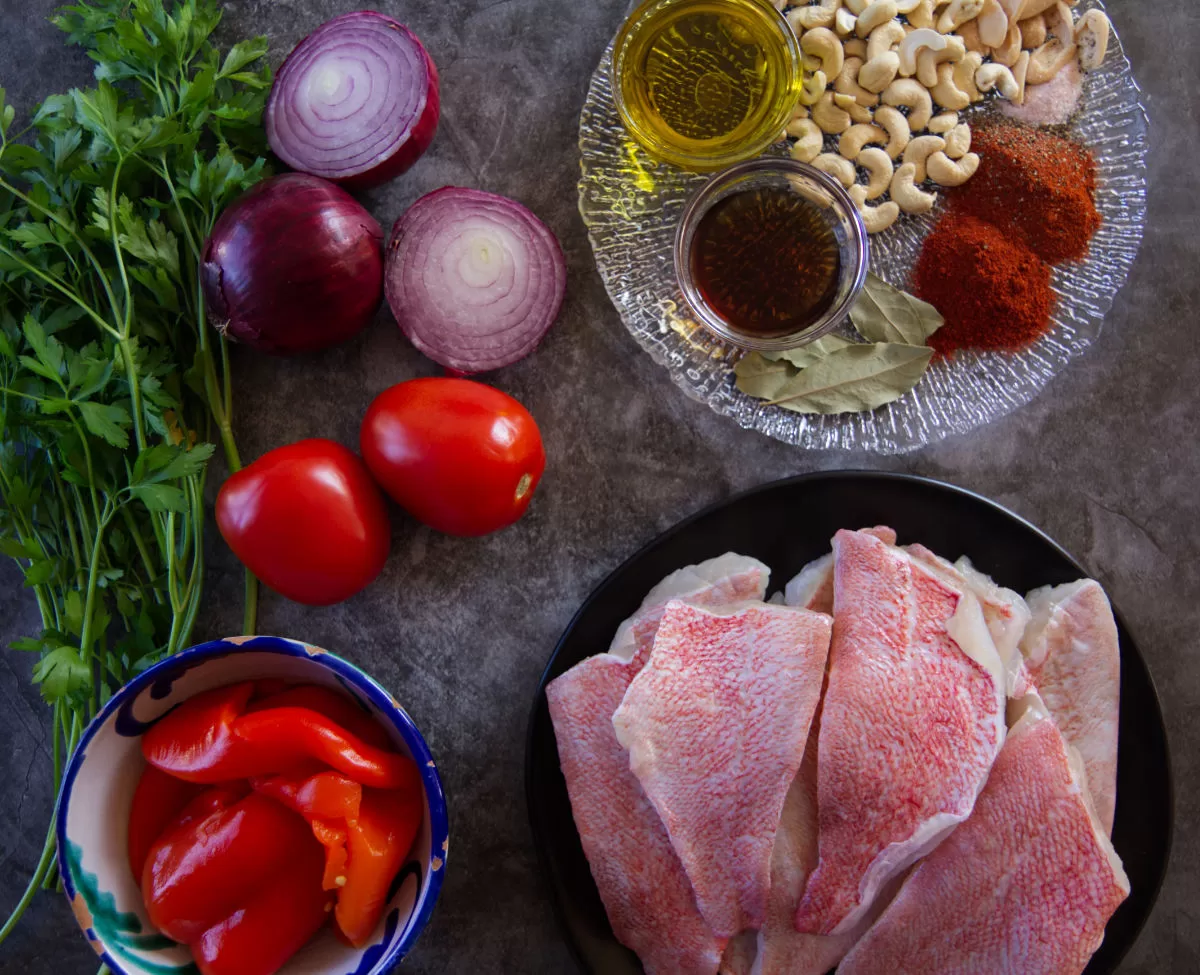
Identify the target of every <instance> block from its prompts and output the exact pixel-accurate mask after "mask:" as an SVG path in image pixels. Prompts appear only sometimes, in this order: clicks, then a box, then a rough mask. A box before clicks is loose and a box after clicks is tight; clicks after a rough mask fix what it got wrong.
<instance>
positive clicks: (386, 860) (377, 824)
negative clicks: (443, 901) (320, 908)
mask: <svg viewBox="0 0 1200 975" xmlns="http://www.w3.org/2000/svg"><path fill="white" fill-rule="evenodd" d="M423 806H424V803H423V800H422V798H421V792H420V791H419V790H402V791H396V790H388V791H381V790H378V789H364V790H363V797H362V806H361V808H360V810H359V815H358V819H357V820H355V821H354V822H352V823H348V824H347V829H346V842H347V847H348V851H349V854H350V859H349V862H348V863H347V864H346V883H345V884H344V885H343V886H342V889H341V890H340V891H339V892H338V899H337V906H336V907H335V908H334V909H333V913H334V918H335V919H336V921H337V925H338V928H339V930H340V931H341V932H342V934H344V935H345V936H346V939H347V940H348V941H349V942H350V943H351V944H352V945H354V946H355V947H356V948H361V947H362V946H363V945H365V944H366V943H367V942H368V941H369V940H370V939H371V935H372V934H374V932H375V926H376V925H377V924H378V923H379V919H380V918H381V917H382V916H383V912H384V909H385V908H386V907H387V892H388V887H390V886H391V883H392V881H393V880H394V879H395V877H396V874H397V873H399V872H400V868H401V867H402V866H403V865H404V861H405V860H406V859H407V857H408V851H409V849H410V848H411V847H412V844H413V840H414V839H416V836H417V831H418V830H419V829H420V828H421V820H422V818H423V816H424V811H423Z"/></svg>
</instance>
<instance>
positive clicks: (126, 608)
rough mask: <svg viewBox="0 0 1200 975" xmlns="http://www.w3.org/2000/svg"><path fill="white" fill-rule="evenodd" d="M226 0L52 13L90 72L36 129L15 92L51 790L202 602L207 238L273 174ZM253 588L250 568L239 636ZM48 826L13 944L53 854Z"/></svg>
mask: <svg viewBox="0 0 1200 975" xmlns="http://www.w3.org/2000/svg"><path fill="white" fill-rule="evenodd" d="M220 16H221V15H220V10H219V8H218V6H217V4H216V3H215V0H177V2H170V0H168V2H165V3H164V2H163V0H92V2H83V3H79V4H76V5H74V6H70V7H66V8H64V9H63V10H61V11H60V12H59V13H58V14H57V15H56V16H55V17H54V23H55V24H56V25H57V26H58V27H59V28H60V29H62V30H63V31H64V32H65V33H66V35H67V40H68V42H69V43H71V44H77V45H80V46H81V47H83V48H84V49H85V51H86V52H87V54H88V56H89V57H91V58H92V59H93V60H94V61H95V62H96V69H95V75H96V79H97V87H96V88H94V89H91V90H87V91H81V90H72V91H70V92H67V93H66V94H57V95H51V96H49V97H48V98H46V99H45V100H44V101H43V102H42V104H41V106H40V107H39V108H38V109H37V111H36V113H35V114H34V116H33V119H32V121H31V123H30V126H29V128H27V129H25V130H23V131H17V130H16V129H15V115H16V113H15V111H14V109H13V107H12V106H8V105H5V103H4V91H3V89H0V552H3V554H6V555H8V556H11V557H12V558H14V559H17V560H18V562H19V564H20V565H21V567H22V570H23V572H24V577H25V585H26V586H27V587H29V588H30V589H32V590H33V593H34V596H35V597H36V599H37V603H38V608H39V610H40V613H41V618H42V631H41V633H40V634H39V635H37V636H32V637H29V638H27V639H23V640H18V641H17V642H16V643H15V644H14V645H13V646H14V647H15V648H16V649H18V650H26V651H29V652H31V653H35V654H37V655H38V661H37V664H36V666H35V668H34V673H33V677H34V680H35V681H36V682H37V683H38V684H39V685H40V688H41V692H42V695H43V697H44V698H45V700H46V701H47V702H48V703H49V704H50V705H51V706H52V708H53V712H54V713H53V726H52V729H53V731H52V740H53V749H52V751H53V762H54V781H55V786H56V788H57V785H58V781H59V776H60V773H61V770H62V767H63V764H64V762H65V760H66V758H67V756H69V754H70V752H71V751H72V749H73V748H74V747H75V745H76V743H77V742H78V740H79V736H80V734H81V732H82V729H83V727H84V726H85V725H86V723H87V721H88V719H90V718H91V717H92V716H94V715H95V713H96V711H97V710H98V709H99V708H100V707H102V706H103V704H104V702H105V701H106V700H107V699H108V697H109V696H110V695H111V693H112V691H113V690H114V689H115V688H117V687H119V686H120V685H121V684H122V683H124V682H125V681H126V680H128V679H129V678H130V677H131V676H132V675H134V674H136V673H138V672H139V671H141V670H143V669H145V668H146V667H147V666H148V665H149V664H150V663H152V662H153V661H154V660H156V659H158V658H159V657H160V656H162V655H164V654H168V653H172V652H174V651H176V650H179V649H181V648H182V647H184V646H186V645H187V643H188V640H189V637H190V635H191V632H192V628H193V625H194V623H195V620H196V614H197V611H198V609H199V606H200V599H201V591H202V582H203V569H204V556H203V529H204V501H203V488H204V478H205V469H206V465H207V461H208V459H209V457H210V456H211V455H212V453H213V449H214V448H213V445H212V443H209V442H207V441H209V440H211V439H217V438H219V440H220V442H221V444H222V446H223V448H224V453H225V457H226V461H227V463H228V466H229V467H230V469H231V470H237V469H239V468H240V467H241V461H240V458H239V456H238V451H237V446H236V444H235V442H234V438H233V430H232V419H233V400H232V388H231V384H230V369H229V356H228V351H227V348H226V345H225V342H224V340H223V338H222V337H221V336H220V335H219V334H217V333H216V332H215V331H213V330H212V329H210V328H209V327H208V326H207V325H206V324H205V309H204V295H203V291H202V288H201V283H200V276H199V273H198V268H199V263H200V252H201V248H202V246H203V244H204V241H205V239H206V238H207V237H208V236H209V233H210V232H211V230H212V227H213V224H214V222H215V221H216V219H217V216H218V214H219V213H220V211H221V209H222V208H223V207H224V206H225V205H226V204H227V203H228V202H230V201H231V200H232V199H234V198H235V197H236V196H238V195H239V194H240V193H242V192H243V191H244V190H245V189H247V188H248V187H250V186H251V185H253V184H254V183H255V182H257V181H258V180H259V179H261V178H262V177H263V176H264V175H265V166H266V163H265V151H266V150H265V145H264V144H263V137H262V129H261V124H260V123H261V116H262V111H263V107H264V104H265V98H266V92H267V90H268V89H269V87H270V70H269V68H267V67H266V66H264V65H263V64H262V59H263V56H264V55H265V53H266V50H267V45H266V41H265V39H263V38H257V39H253V40H247V41H242V42H241V43H238V44H235V45H234V46H233V47H232V48H230V49H229V50H228V51H227V52H225V53H222V52H221V51H220V50H218V48H217V47H216V46H215V45H214V44H213V42H212V39H211V37H212V33H213V31H214V30H215V29H216V27H217V25H218V23H219V22H220ZM256 601H257V600H256V584H255V581H254V579H253V577H252V576H247V587H246V607H245V609H246V612H245V620H244V625H245V632H247V633H252V632H254V621H255V610H256ZM53 854H54V831H53V824H51V829H50V830H49V831H48V832H47V836H46V841H45V845H44V848H43V853H42V857H41V860H40V862H39V864H38V867H37V870H36V871H35V874H34V876H33V878H32V879H31V881H30V884H29V888H28V889H27V891H26V892H25V895H24V896H23V897H22V899H21V901H20V902H19V903H18V905H17V907H16V910H15V911H14V912H13V914H12V916H11V917H10V918H9V919H8V921H7V922H6V923H5V924H4V926H3V927H2V928H0V941H3V939H4V938H5V937H6V936H7V934H8V933H9V932H10V931H11V930H12V928H13V926H14V925H15V923H16V921H17V919H18V918H19V917H20V915H21V913H22V912H23V911H24V910H25V908H26V907H27V906H28V903H29V901H30V900H31V899H32V897H33V895H34V893H35V891H36V890H37V889H38V887H39V886H41V885H49V884H50V883H51V882H52V881H53V878H54V872H53Z"/></svg>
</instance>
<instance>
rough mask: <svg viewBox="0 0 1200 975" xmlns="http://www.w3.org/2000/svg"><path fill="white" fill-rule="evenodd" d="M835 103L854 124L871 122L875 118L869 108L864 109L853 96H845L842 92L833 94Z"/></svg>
mask: <svg viewBox="0 0 1200 975" xmlns="http://www.w3.org/2000/svg"><path fill="white" fill-rule="evenodd" d="M833 103H834V104H835V105H836V106H837V107H838V108H840V109H841V110H842V111H843V112H845V113H846V114H847V115H849V116H850V121H852V122H870V121H871V119H873V118H874V117H875V116H873V115H872V114H871V110H870V109H869V108H863V107H862V106H861V105H860V104H858V102H857V101H856V100H855V98H854V96H853V95H843V94H842V93H841V92H840V91H835V92H834V93H833Z"/></svg>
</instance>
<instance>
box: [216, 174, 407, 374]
mask: <svg viewBox="0 0 1200 975" xmlns="http://www.w3.org/2000/svg"><path fill="white" fill-rule="evenodd" d="M200 278H201V282H202V283H203V286H204V299H205V303H206V304H207V306H208V317H209V320H210V321H211V322H212V323H213V325H214V326H215V327H216V328H217V329H218V330H220V331H222V332H224V333H225V334H226V335H228V336H229V338H231V339H234V340H235V341H237V342H242V343H245V344H246V345H249V346H253V347H254V348H256V349H259V350H260V351H263V352H270V353H274V354H277V355H287V354H289V353H293V352H315V351H317V350H318V349H325V348H328V347H329V346H331V345H336V344H337V343H339V342H344V341H345V340H346V339H348V338H350V337H351V336H352V335H355V334H357V333H358V332H359V331H361V330H362V328H363V326H364V325H366V324H367V322H369V321H370V320H371V319H372V317H374V315H375V312H376V310H377V309H378V308H379V305H380V302H381V301H382V300H383V231H382V229H380V226H379V224H378V223H377V222H376V221H375V218H374V217H372V216H371V214H369V213H368V212H367V211H366V210H364V209H363V207H362V205H361V204H360V203H359V202H358V201H357V200H355V199H354V197H352V196H351V195H350V194H349V193H347V192H346V191H345V190H343V189H340V188H339V187H337V186H334V185H333V184H332V183H330V182H328V181H326V180H323V179H317V178H316V177H315V176H306V175H305V174H304V173H286V174H284V175H283V176H275V177H273V178H271V179H268V180H264V181H263V182H261V183H259V184H258V185H257V186H254V187H252V188H251V189H250V190H248V191H247V192H245V193H243V194H242V195H241V196H240V197H238V199H236V200H234V202H233V203H232V204H230V205H229V207H227V208H226V210H225V212H224V213H222V214H221V216H220V218H219V219H218V220H217V224H216V226H215V227H214V228H213V232H212V236H211V237H209V239H208V241H207V242H206V243H205V245H204V252H203V253H202V254H201V255H200Z"/></svg>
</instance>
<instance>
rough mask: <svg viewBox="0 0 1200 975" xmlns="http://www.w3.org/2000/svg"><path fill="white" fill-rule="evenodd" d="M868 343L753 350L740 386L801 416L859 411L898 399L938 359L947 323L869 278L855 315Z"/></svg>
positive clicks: (838, 341) (829, 339) (739, 372)
mask: <svg viewBox="0 0 1200 975" xmlns="http://www.w3.org/2000/svg"><path fill="white" fill-rule="evenodd" d="M850 321H851V322H852V323H853V325H854V327H855V329H856V330H857V331H858V333H859V334H860V335H861V336H862V337H863V338H865V339H866V340H867V341H866V342H853V341H851V340H850V339H847V338H843V337H842V336H840V335H826V336H824V337H822V338H819V339H817V340H816V341H814V342H810V343H809V344H808V345H804V346H801V347H799V348H797V349H789V350H787V351H786V352H766V353H759V352H751V353H748V354H747V355H745V356H743V357H742V358H741V360H739V361H738V363H737V365H736V366H735V367H734V375H735V376H736V377H737V380H736V381H737V387H738V389H740V390H741V391H742V392H743V393H745V394H746V395H748V396H753V397H755V398H756V399H761V400H766V401H767V403H768V404H769V405H772V406H781V407H783V408H784V409H785V410H792V411H793V412H795V413H857V412H860V411H865V410H874V409H877V408H878V407H880V406H884V405H886V404H887V403H890V402H892V401H893V400H897V399H899V398H900V397H901V396H903V395H904V394H905V393H907V392H909V391H910V390H911V389H912V388H913V387H914V386H916V385H917V383H919V382H920V381H921V378H922V377H923V376H924V375H925V370H926V369H927V368H928V366H929V362H930V360H931V359H932V358H933V349H931V348H929V347H928V346H926V345H925V342H926V341H928V339H929V336H931V335H932V334H933V333H934V332H936V331H937V330H938V329H939V328H940V327H941V325H942V316H941V315H939V314H938V312H937V309H935V308H934V307H933V306H932V305H930V304H928V303H926V302H924V301H920V300H919V299H917V298H914V297H913V296H912V295H910V294H908V293H907V292H904V291H901V290H900V289H899V288H894V287H892V286H891V285H890V284H888V283H887V282H886V281H883V280H882V279H880V278H877V277H876V276H875V275H873V274H870V275H868V276H867V281H866V284H865V285H864V286H863V291H862V293H861V294H860V295H859V297H858V300H857V301H856V302H855V304H854V307H853V308H852V309H851V311H850Z"/></svg>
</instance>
